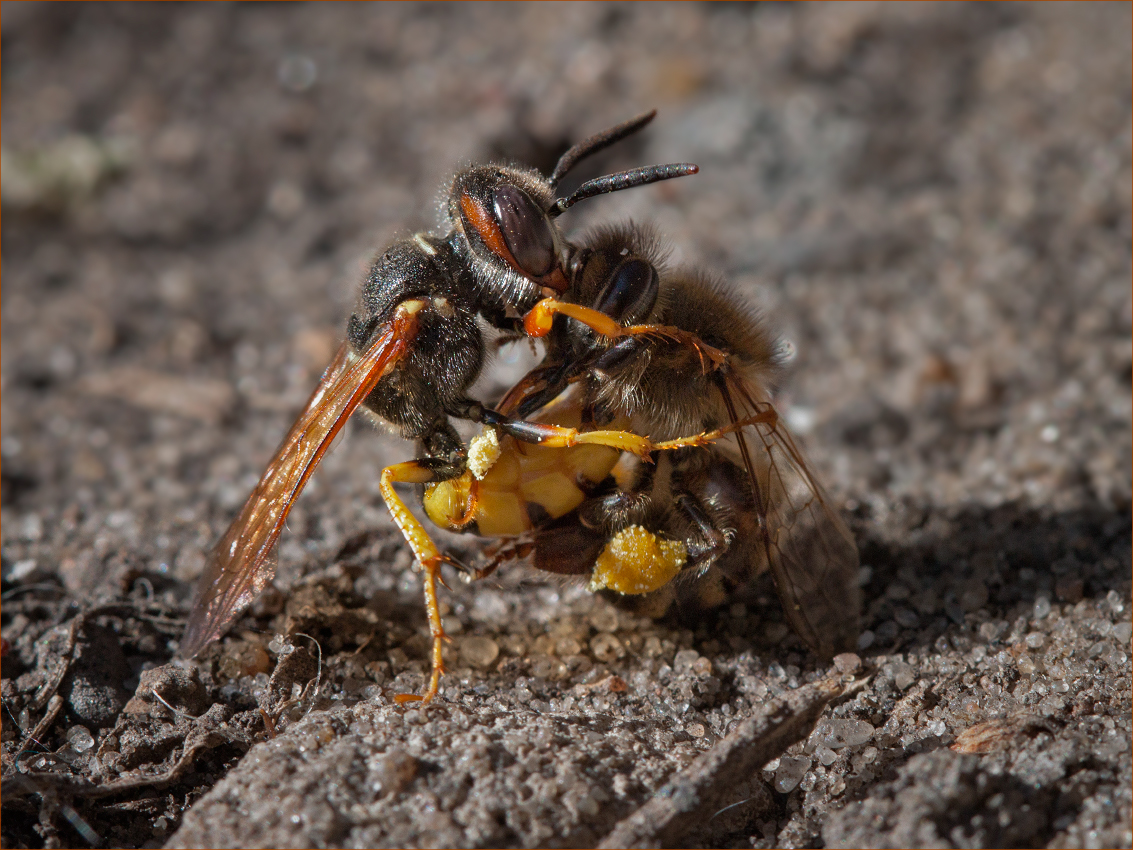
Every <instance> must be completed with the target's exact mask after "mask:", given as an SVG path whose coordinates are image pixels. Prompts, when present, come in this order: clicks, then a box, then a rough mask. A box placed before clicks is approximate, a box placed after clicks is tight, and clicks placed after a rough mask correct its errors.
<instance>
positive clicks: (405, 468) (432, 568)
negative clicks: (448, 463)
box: [381, 461, 446, 703]
mask: <svg viewBox="0 0 1133 850" xmlns="http://www.w3.org/2000/svg"><path fill="white" fill-rule="evenodd" d="M433 479H434V476H433V473H432V472H431V471H430V470H428V469H426V468H425V467H423V466H421V465H420V464H419V463H417V462H416V461H406V462H405V463H397V464H394V465H393V466H387V467H386V468H385V469H383V470H382V480H381V491H382V498H383V499H385V502H386V507H388V508H389V512H390V514H391V515H392V516H393V521H394V522H395V523H397V527H398V528H399V529H401V534H402V536H403V537H405V542H406V543H408V544H409V548H410V549H412V550H413V554H414V555H415V556H417V560H418V561H420V562H421V567H422V569H423V571H424V585H425V612H426V613H427V614H428V616H429V631H430V633H431V634H432V636H433V673H432V676H430V678H429V687H428V688H426V689H425V693H423V694H421V695H420V696H418V695H416V694H396V695H394V700H395V701H396V702H399V703H404V702H413V701H415V700H420V701H421V702H422V703H428V702H429V701H430V700H431V699H432V698H433V697H435V696H436V695H437V691H438V689H439V688H440V684H441V675H442V674H443V673H444V671H445V664H444V657H443V656H442V654H441V650H442V648H443V647H444V642H445V639H446V638H445V630H444V628H443V627H442V625H441V608H440V605H439V604H438V603H437V577H438V574H439V573H440V569H441V564H442V563H443V562H444V560H445V559H444V556H443V555H441V553H440V552H439V551H438V550H437V545H436V544H435V543H433V540H432V538H431V537H429V532H427V531H426V530H425V527H424V526H423V525H421V523H420V521H418V519H417V517H415V516H414V515H413V513H412V511H410V510H409V508H407V507H406V506H405V502H403V501H401V497H400V496H398V495H397V491H395V490H394V489H393V485H394V484H395V483H402V484H427V483H428V482H430V481H432V480H433Z"/></svg>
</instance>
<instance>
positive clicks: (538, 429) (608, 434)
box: [521, 407, 778, 460]
mask: <svg viewBox="0 0 1133 850" xmlns="http://www.w3.org/2000/svg"><path fill="white" fill-rule="evenodd" d="M777 420H778V414H776V413H775V410H774V408H770V407H769V408H768V409H767V410H765V411H763V412H761V413H757V414H755V415H754V416H749V417H748V418H747V419H741V420H740V421H739V422H733V423H732V424H731V425H727V426H725V427H723V428H716V429H715V430H712V431H703V432H701V433H699V434H694V435H693V436H691V437H680V438H678V439H675V440H661V441H657V442H654V441H653V440H651V439H649V438H648V437H643V436H641V435H640V434H634V433H633V432H632V431H579V430H578V429H577V428H566V427H563V426H561V425H544V424H542V423H538V422H524V423H522V424H523V432H524V434H523V437H522V438H521V439H523V440H525V441H527V442H532V443H536V444H538V445H540V446H548V447H550V448H570V447H571V446H580V445H596V446H609V447H610V448H614V449H618V450H619V451H623V452H631V453H633V454H635V455H637V456H638V457H639V458H641V459H642V460H649V457H650V455H652V454H653V452H664V451H673V450H674V449H684V448H689V447H691V446H707V445H709V444H710V443H713V442H715V441H716V440H718V439H720V438H721V437H723V436H724V435H725V434H730V433H732V432H733V431H738V430H739V429H741V428H745V427H747V426H748V425H760V424H763V425H771V426H774V425H775V423H776V421H777Z"/></svg>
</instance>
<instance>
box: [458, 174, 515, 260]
mask: <svg viewBox="0 0 1133 850" xmlns="http://www.w3.org/2000/svg"><path fill="white" fill-rule="evenodd" d="M460 211H461V212H462V213H464V217H465V219H467V220H468V223H469V224H471V225H472V228H473V229H474V230H475V231H476V235H477V236H479V237H480V239H481V240H482V241H483V243H484V244H485V245H487V246H488V250H489V251H491V252H492V253H493V254H495V255H496V256H497V257H500V258H501V259H503V260H505V261H507V264H508V265H509V266H511V267H512V268H513V269H515V270H516V271H517V272H519V273H520V274H523V270H522V269H521V268H520V267H519V264H518V263H517V262H516V261H515V257H513V256H512V255H511V251H509V250H508V247H507V243H506V242H504V235H503V233H501V232H500V228H499V225H497V224H496V220H495V218H493V217H492V214H491V213H489V212H488V211H487V210H486V209H484V207H483V206H481V205H480V202H479V201H477V200H476V199H475V198H473V197H472V196H471V195H469V194H468V193H467V192H463V193H461V195H460Z"/></svg>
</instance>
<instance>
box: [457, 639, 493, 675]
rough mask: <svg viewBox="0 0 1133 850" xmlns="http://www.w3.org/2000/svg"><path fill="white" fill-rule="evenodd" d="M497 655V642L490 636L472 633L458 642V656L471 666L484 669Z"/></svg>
mask: <svg viewBox="0 0 1133 850" xmlns="http://www.w3.org/2000/svg"><path fill="white" fill-rule="evenodd" d="M499 655H500V647H499V644H497V643H496V642H495V641H494V640H492V639H491V638H487V637H482V636H480V635H474V636H472V637H467V638H465V639H464V640H462V641H461V642H460V657H461V658H462V659H463V660H464V662H465V663H466V664H468V665H470V666H472V667H478V668H480V669H481V670H484V669H486V668H488V667H490V666H491V665H492V664H493V663H494V662H495V660H496V659H497V658H498V657H499Z"/></svg>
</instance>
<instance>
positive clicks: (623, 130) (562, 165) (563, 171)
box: [547, 109, 657, 189]
mask: <svg viewBox="0 0 1133 850" xmlns="http://www.w3.org/2000/svg"><path fill="white" fill-rule="evenodd" d="M656 115H657V110H656V109H651V110H650V111H649V112H643V113H642V114H641V115H638V116H637V117H636V118H631V119H629V120H628V121H624V122H622V123H621V124H618V125H617V126H616V127H611V128H610V129H609V130H603V131H602V132H601V133H595V134H594V135H593V136H591V137H590V138H589V139H583V140H582V141H581V142H579V143H578V144H577V145H575V146H574V147H572V148H571V149H570V150H568V151H567V152H566V153H564V154H563V155H562V156H561V157H559V161H558V164H556V165H555V170H554V171H552V172H551V176H550V177H548V178H547V181H548V182H549V183H550V184H551V188H552V189H553V188H555V187H556V186H558V185H559V181H561V180H562V179H563V178H564V177H566V175H567V172H568V171H570V170H571V169H572V168H574V167H575V166H576V165H578V164H579V163H580V162H582V160H584V159H586V157H588V156H592V155H593V154H596V153H598V151H601V150H605V149H606V148H608V147H609V146H610V145H612V144H614V143H615V142H620V141H621V140H622V139H624V138H625V137H626V136H631V135H633V134H634V133H636V132H637V131H638V130H640V129H641V128H642V127H644V126H645V125H646V124H648V123H649V122H650V121H652V120H653V119H654V117H655V116H656Z"/></svg>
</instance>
